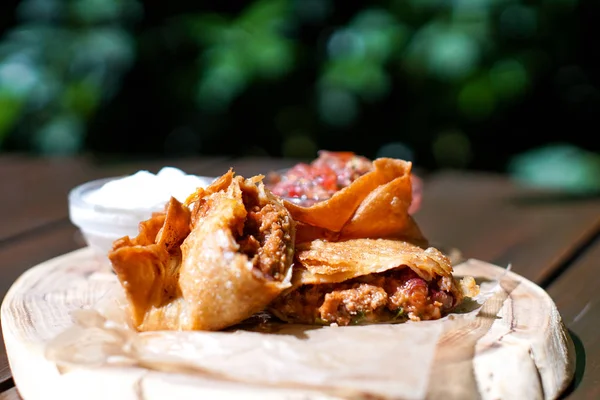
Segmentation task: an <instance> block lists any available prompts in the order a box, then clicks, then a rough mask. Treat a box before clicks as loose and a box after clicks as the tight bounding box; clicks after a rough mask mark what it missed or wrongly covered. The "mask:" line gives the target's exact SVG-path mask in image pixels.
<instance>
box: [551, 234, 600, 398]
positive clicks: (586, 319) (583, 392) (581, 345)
mask: <svg viewBox="0 0 600 400" xmlns="http://www.w3.org/2000/svg"><path fill="white" fill-rule="evenodd" d="M599 288H600V238H598V239H597V240H596V241H595V242H594V243H593V245H592V246H590V248H589V249H587V251H586V252H585V253H584V254H582V255H581V257H579V258H578V259H577V260H576V261H575V263H574V264H573V265H572V266H571V267H570V268H569V269H568V270H567V271H566V272H565V273H564V274H562V275H561V276H560V277H559V278H558V279H557V280H556V281H555V282H554V283H553V284H552V285H551V286H550V287H549V288H548V293H549V294H550V296H552V298H553V299H554V301H555V303H556V305H557V307H558V309H559V311H560V313H561V316H562V318H563V321H564V322H565V324H566V325H567V327H568V328H569V330H570V331H571V332H572V335H573V339H574V342H575V344H576V349H577V350H578V352H577V371H576V373H575V382H574V385H573V386H574V387H573V389H574V391H573V392H572V393H571V394H570V395H569V396H568V398H573V399H590V400H591V399H600V334H599V331H600V296H598V289H599Z"/></svg>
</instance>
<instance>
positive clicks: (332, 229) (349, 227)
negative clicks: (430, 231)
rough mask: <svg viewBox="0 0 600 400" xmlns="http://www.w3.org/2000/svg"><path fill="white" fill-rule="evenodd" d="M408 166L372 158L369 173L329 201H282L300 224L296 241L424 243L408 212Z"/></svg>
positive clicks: (410, 195)
mask: <svg viewBox="0 0 600 400" xmlns="http://www.w3.org/2000/svg"><path fill="white" fill-rule="evenodd" d="M411 167H412V164H411V163H410V162H407V161H403V160H397V159H391V158H378V159H376V160H375V161H373V170H372V171H371V172H368V173H366V174H365V175H362V176H360V177H359V178H357V179H356V180H355V181H354V182H352V183H351V184H350V185H349V186H347V187H345V188H343V189H341V190H340V191H338V192H336V193H335V194H334V195H333V196H332V197H331V198H329V199H328V200H324V201H321V202H318V203H315V204H314V205H312V206H310V207H303V206H301V205H298V204H294V203H292V202H290V201H287V200H286V201H284V204H285V206H286V208H287V209H288V210H290V212H291V214H292V217H293V218H294V219H295V220H296V221H297V222H298V223H299V225H298V242H299V243H301V242H302V241H310V240H313V239H316V238H318V237H330V238H335V239H336V240H339V239H349V238H365V237H372V238H381V237H394V238H405V239H411V238H413V239H415V241H419V242H422V243H425V242H426V240H425V239H424V237H423V235H422V233H421V231H420V230H419V228H418V226H417V224H416V223H415V221H414V220H413V218H412V217H411V216H410V215H409V213H408V209H409V207H410V204H411V201H412V187H411ZM324 232H329V233H327V234H324ZM319 235H321V236H319Z"/></svg>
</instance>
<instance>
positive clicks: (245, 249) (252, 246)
mask: <svg viewBox="0 0 600 400" xmlns="http://www.w3.org/2000/svg"><path fill="white" fill-rule="evenodd" d="M243 190H244V192H243V201H244V206H245V207H246V211H247V213H248V214H247V216H246V221H245V224H244V226H243V230H242V233H241V235H240V236H239V237H238V238H237V239H236V240H237V242H238V244H239V245H240V252H242V253H244V254H245V255H246V256H247V257H248V259H249V260H250V262H251V263H252V265H253V266H254V268H256V269H258V270H259V271H260V272H261V273H262V274H263V276H264V277H265V278H267V279H269V280H277V281H280V280H282V279H283V274H284V271H285V266H286V265H287V257H288V255H287V252H286V249H287V246H289V244H290V243H291V241H292V238H291V236H290V235H289V234H288V233H286V232H289V230H290V223H291V222H290V218H288V215H287V212H286V210H285V209H284V208H282V207H279V208H278V207H275V206H274V205H273V204H270V203H267V204H266V205H262V204H261V201H260V200H261V199H260V198H259V195H258V191H257V190H256V188H255V187H243ZM262 203H264V202H262Z"/></svg>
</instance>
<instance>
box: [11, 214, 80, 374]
mask: <svg viewBox="0 0 600 400" xmlns="http://www.w3.org/2000/svg"><path fill="white" fill-rule="evenodd" d="M83 246H84V242H83V239H81V237H80V235H79V234H78V230H77V229H76V228H75V227H74V226H72V225H71V224H70V223H68V222H67V221H64V223H63V224H61V225H59V226H57V227H55V228H54V229H51V230H45V231H43V232H40V233H33V234H32V235H29V236H28V238H27V240H22V241H17V242H15V243H12V244H11V245H10V246H2V247H0V260H2V267H1V268H0V299H3V298H4V295H5V294H6V292H7V291H8V288H9V287H10V285H11V284H12V283H13V282H14V281H15V280H16V279H17V278H18V277H19V276H20V275H21V274H22V273H23V272H25V270H27V269H28V268H30V267H31V266H32V265H36V264H38V263H40V262H42V261H44V260H48V259H50V258H53V257H57V256H59V255H61V254H65V253H67V252H69V251H72V250H75V249H78V248H80V247H83ZM0 323H1V320H0ZM1 339H2V338H1V337H0V344H2V343H1ZM8 378H10V370H9V368H8V362H7V359H6V353H5V349H4V345H1V346H0V382H2V381H3V380H6V379H8Z"/></svg>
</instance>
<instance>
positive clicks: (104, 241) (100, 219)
mask: <svg viewBox="0 0 600 400" xmlns="http://www.w3.org/2000/svg"><path fill="white" fill-rule="evenodd" d="M121 178H124V177H111V178H104V179H98V180H94V181H90V182H86V183H84V184H81V185H79V186H77V187H75V188H73V189H72V190H71V191H70V192H69V196H68V199H69V218H70V220H71V222H72V223H73V224H74V225H75V226H77V227H78V228H79V230H80V231H81V233H82V235H83V238H84V239H85V242H86V243H87V245H88V246H89V247H90V248H92V249H93V250H94V251H95V252H96V254H97V255H98V256H99V258H100V259H101V260H103V261H104V260H105V261H107V260H108V258H107V255H108V252H109V251H110V250H111V249H112V247H113V242H114V241H115V240H117V239H120V238H122V237H124V236H129V237H131V238H134V237H136V236H137V235H138V227H139V223H140V222H142V221H145V220H147V219H148V218H150V217H151V216H152V213H153V212H157V211H163V210H164V207H165V204H166V203H167V201H165V203H164V204H157V205H156V206H152V207H150V208H144V207H137V208H118V207H105V206H102V205H98V204H94V203H91V202H89V201H87V200H86V198H87V197H88V195H89V194H90V193H92V192H94V191H96V190H99V189H100V188H102V186H103V185H104V184H105V183H108V182H110V181H113V180H116V179H121ZM199 178H201V179H202V181H203V184H206V185H208V184H210V182H211V181H212V180H214V178H209V177H199ZM190 194H191V192H190Z"/></svg>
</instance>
